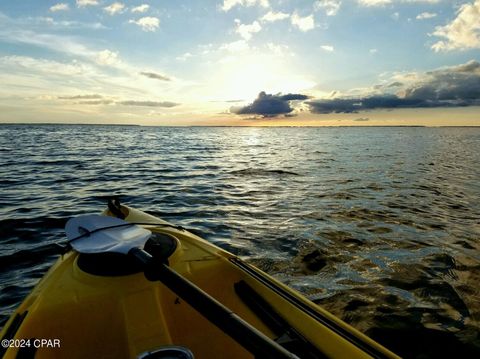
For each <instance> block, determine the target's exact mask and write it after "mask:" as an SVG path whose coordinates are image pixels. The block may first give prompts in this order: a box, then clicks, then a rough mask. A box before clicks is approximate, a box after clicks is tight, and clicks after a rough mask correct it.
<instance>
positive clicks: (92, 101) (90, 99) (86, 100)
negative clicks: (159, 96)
mask: <svg viewBox="0 0 480 359" xmlns="http://www.w3.org/2000/svg"><path fill="white" fill-rule="evenodd" d="M57 98H58V99H59V100H81V101H78V102H75V103H76V104H79V105H110V104H115V105H122V106H140V107H164V108H171V107H175V106H178V105H179V104H178V103H175V102H170V101H135V100H124V101H114V100H113V99H111V98H110V99H109V98H105V97H104V96H102V95H99V94H91V95H73V96H58V97H57Z"/></svg>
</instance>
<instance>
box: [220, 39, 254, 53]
mask: <svg viewBox="0 0 480 359" xmlns="http://www.w3.org/2000/svg"><path fill="white" fill-rule="evenodd" d="M220 49H221V50H227V51H229V52H241V51H247V50H249V49H250V46H249V45H248V42H246V41H245V40H238V41H234V42H229V43H227V44H223V45H222V46H220Z"/></svg>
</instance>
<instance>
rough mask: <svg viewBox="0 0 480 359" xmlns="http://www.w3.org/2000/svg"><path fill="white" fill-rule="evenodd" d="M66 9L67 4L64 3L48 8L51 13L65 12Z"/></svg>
mask: <svg viewBox="0 0 480 359" xmlns="http://www.w3.org/2000/svg"><path fill="white" fill-rule="evenodd" d="M68 9H69V7H68V4H65V3H58V4H55V5H53V6H51V7H50V11H51V12H56V11H66V10H68Z"/></svg>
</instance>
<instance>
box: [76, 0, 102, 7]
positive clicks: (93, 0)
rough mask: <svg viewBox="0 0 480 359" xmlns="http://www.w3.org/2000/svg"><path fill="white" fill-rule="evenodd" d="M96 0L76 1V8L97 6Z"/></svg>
mask: <svg viewBox="0 0 480 359" xmlns="http://www.w3.org/2000/svg"><path fill="white" fill-rule="evenodd" d="M97 5H98V0H77V7H86V6H97Z"/></svg>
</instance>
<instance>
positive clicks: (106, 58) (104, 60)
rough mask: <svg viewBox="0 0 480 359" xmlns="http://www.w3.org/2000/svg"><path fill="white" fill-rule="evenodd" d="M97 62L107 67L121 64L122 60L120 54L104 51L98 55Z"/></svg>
mask: <svg viewBox="0 0 480 359" xmlns="http://www.w3.org/2000/svg"><path fill="white" fill-rule="evenodd" d="M95 61H96V62H97V64H99V65H104V66H105V65H107V66H113V65H117V64H119V63H120V59H119V58H118V52H114V51H110V50H102V51H99V52H98V53H97V56H96V59H95Z"/></svg>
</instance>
